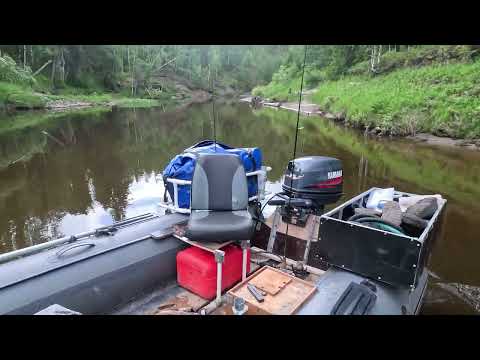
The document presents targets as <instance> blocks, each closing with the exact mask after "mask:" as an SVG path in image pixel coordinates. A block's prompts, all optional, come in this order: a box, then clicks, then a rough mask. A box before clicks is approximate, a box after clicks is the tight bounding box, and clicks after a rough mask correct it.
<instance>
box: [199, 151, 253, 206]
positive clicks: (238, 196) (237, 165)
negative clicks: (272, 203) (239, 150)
mask: <svg viewBox="0 0 480 360" xmlns="http://www.w3.org/2000/svg"><path fill="white" fill-rule="evenodd" d="M191 194H192V195H191V202H190V204H191V209H192V210H214V211H233V210H245V209H247V207H248V187H247V178H246V175H245V168H244V167H243V164H242V162H241V161H240V159H239V157H238V156H236V155H233V154H222V153H220V154H199V156H198V157H197V159H196V164H195V170H194V172H193V178H192V190H191Z"/></svg>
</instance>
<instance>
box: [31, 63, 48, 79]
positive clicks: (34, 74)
mask: <svg viewBox="0 0 480 360" xmlns="http://www.w3.org/2000/svg"><path fill="white" fill-rule="evenodd" d="M51 62H52V60H48V61H47V62H46V63H45V64H43V65H42V66H41V67H40V68H39V69H38V70H37V71H35V72H34V73H33V75H32V76H36V75H37V74H38V73H39V72H40V71H42V70H43V69H45V68H46V67H47V66H48V64H50V63H51Z"/></svg>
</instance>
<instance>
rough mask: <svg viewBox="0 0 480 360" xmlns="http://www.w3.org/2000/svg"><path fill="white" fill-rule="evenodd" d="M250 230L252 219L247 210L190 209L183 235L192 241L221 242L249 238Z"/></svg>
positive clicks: (251, 229)
mask: <svg viewBox="0 0 480 360" xmlns="http://www.w3.org/2000/svg"><path fill="white" fill-rule="evenodd" d="M252 232H253V220H252V216H251V215H250V213H249V212H248V210H238V211H195V210H192V212H191V214H190V219H189V220H188V225H187V229H186V231H185V236H186V237H187V238H189V239H191V240H193V241H200V242H219V243H222V242H226V241H230V240H250V238H251V236H252Z"/></svg>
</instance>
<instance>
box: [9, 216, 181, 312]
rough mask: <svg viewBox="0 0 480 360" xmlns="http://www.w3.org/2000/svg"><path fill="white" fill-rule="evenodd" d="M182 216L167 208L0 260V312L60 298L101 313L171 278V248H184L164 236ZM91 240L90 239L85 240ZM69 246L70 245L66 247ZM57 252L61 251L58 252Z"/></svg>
mask: <svg viewBox="0 0 480 360" xmlns="http://www.w3.org/2000/svg"><path fill="white" fill-rule="evenodd" d="M186 219H187V217H186V216H184V215H180V214H171V215H165V216H161V217H154V218H152V219H149V220H146V221H142V222H140V223H137V224H135V223H134V224H132V225H129V226H126V227H124V228H120V229H119V230H118V231H117V232H116V233H115V234H114V235H113V236H108V235H107V236H99V237H90V238H88V239H86V240H82V241H80V240H78V241H76V242H75V243H74V244H75V245H79V244H83V243H87V244H86V246H79V247H78V248H77V249H74V250H71V251H67V252H65V253H64V254H62V251H64V250H67V248H68V247H70V248H71V246H72V244H71V243H70V244H65V245H62V246H59V247H56V248H53V249H49V250H45V251H42V252H40V253H37V254H33V255H29V256H26V257H23V258H20V259H17V260H13V261H10V262H7V263H4V264H0V314H26V315H27V314H35V313H36V312H38V311H40V310H42V309H44V308H46V307H48V306H50V305H52V304H59V305H61V306H64V307H66V308H68V309H71V310H75V311H78V312H80V313H82V314H104V313H108V312H111V311H112V309H114V308H116V307H118V306H121V305H122V304H125V303H127V302H128V301H129V300H131V299H132V298H134V297H136V296H138V295H139V294H141V293H144V292H147V291H149V290H150V289H152V288H154V287H157V286H159V285H160V284H162V283H164V282H168V281H171V280H172V279H175V276H176V262H175V258H176V253H177V252H178V251H180V250H182V249H184V248H185V244H184V243H182V242H181V241H179V240H178V239H176V238H174V237H172V236H167V237H165V238H163V239H157V240H155V239H154V238H153V237H151V236H150V234H152V233H155V234H158V233H161V232H162V231H163V232H164V233H166V234H168V232H169V230H170V229H171V227H172V226H173V225H175V224H178V223H181V222H184V221H185V220H186ZM90 243H94V244H95V245H89V244H90ZM70 248H69V249H70ZM59 254H60V255H59Z"/></svg>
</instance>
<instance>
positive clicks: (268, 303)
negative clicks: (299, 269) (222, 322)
mask: <svg viewBox="0 0 480 360" xmlns="http://www.w3.org/2000/svg"><path fill="white" fill-rule="evenodd" d="M265 272H268V273H277V274H281V275H282V276H286V277H288V278H290V281H289V282H288V283H287V284H285V286H284V287H283V288H282V289H281V290H280V291H278V292H277V293H276V294H275V295H272V294H269V293H267V295H266V296H265V300H264V301H263V302H262V303H259V302H258V301H257V300H256V299H255V297H254V296H253V295H252V294H251V293H250V291H248V289H247V283H249V282H251V281H252V280H253V279H255V278H256V277H257V276H260V275H262V274H263V273H265ZM264 276H265V275H264ZM270 276H272V275H270ZM315 291H316V288H315V285H314V284H312V283H310V282H307V281H304V280H301V279H298V278H296V277H294V276H291V275H289V274H285V273H284V272H282V271H280V270H277V269H275V268H272V267H270V266H264V267H263V268H262V269H260V270H258V271H257V272H255V273H253V274H252V275H250V276H249V277H248V278H247V279H245V281H243V282H241V283H239V284H237V285H236V286H235V287H233V288H232V289H230V290H229V291H228V294H229V295H231V296H233V297H241V298H243V299H244V300H245V302H246V303H247V305H248V307H249V310H248V313H249V314H250V313H253V314H271V315H291V314H293V313H295V311H296V310H297V309H298V308H299V307H300V306H301V305H302V304H303V303H304V302H305V301H306V300H307V299H308V298H309V297H310V296H311V295H312V294H313V293H314V292H315Z"/></svg>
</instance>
